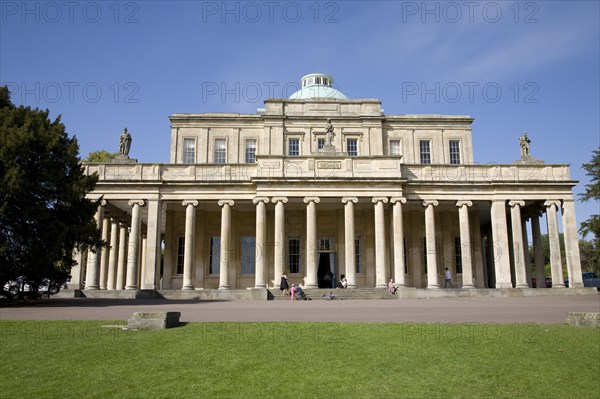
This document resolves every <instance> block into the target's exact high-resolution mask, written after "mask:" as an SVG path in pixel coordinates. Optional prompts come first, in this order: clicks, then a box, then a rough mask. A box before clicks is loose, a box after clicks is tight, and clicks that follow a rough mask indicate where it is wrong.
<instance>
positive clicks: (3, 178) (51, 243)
mask: <svg viewBox="0 0 600 399" xmlns="http://www.w3.org/2000/svg"><path fill="white" fill-rule="evenodd" d="M48 114H49V111H48V110H45V111H42V110H39V109H37V108H36V109H31V108H30V107H24V106H19V107H17V106H15V105H14V104H13V103H12V102H11V101H10V93H9V91H8V88H6V87H2V88H0V272H1V276H0V277H1V278H0V280H3V279H8V278H14V277H16V276H20V275H25V276H27V277H28V279H30V280H31V281H32V282H34V283H35V282H39V281H41V279H42V278H44V277H52V276H53V275H55V274H56V272H57V270H61V271H65V272H68V271H69V270H70V268H71V267H72V266H73V264H74V261H73V259H72V251H73V249H74V248H76V247H77V248H81V249H85V248H88V247H90V246H93V245H98V244H100V237H99V233H98V229H97V228H96V224H95V221H94V213H95V212H96V209H97V203H95V202H93V201H90V200H89V199H87V198H86V197H85V196H86V194H87V193H89V192H90V191H91V190H93V188H94V186H95V184H96V181H97V176H95V175H93V176H86V175H85V174H84V173H83V168H82V166H81V164H80V159H79V146H78V144H77V139H76V138H75V137H72V138H70V137H69V136H68V135H67V133H66V132H65V126H64V125H63V124H62V123H61V122H60V117H58V118H56V120H54V121H51V120H50V119H49V118H48ZM2 285H4V284H3V283H2Z"/></svg>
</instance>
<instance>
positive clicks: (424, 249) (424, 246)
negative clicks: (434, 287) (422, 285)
mask: <svg viewBox="0 0 600 399" xmlns="http://www.w3.org/2000/svg"><path fill="white" fill-rule="evenodd" d="M423 265H425V274H427V238H426V237H423Z"/></svg>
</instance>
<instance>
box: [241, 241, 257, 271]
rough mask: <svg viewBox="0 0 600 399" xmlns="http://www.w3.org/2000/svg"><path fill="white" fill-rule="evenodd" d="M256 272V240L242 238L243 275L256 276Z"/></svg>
mask: <svg viewBox="0 0 600 399" xmlns="http://www.w3.org/2000/svg"><path fill="white" fill-rule="evenodd" d="M255 270H256V239H255V238H254V237H242V274H254V273H255Z"/></svg>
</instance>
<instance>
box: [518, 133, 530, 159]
mask: <svg viewBox="0 0 600 399" xmlns="http://www.w3.org/2000/svg"><path fill="white" fill-rule="evenodd" d="M530 143H531V140H529V137H527V132H525V133H523V136H521V137H520V138H519V144H520V145H521V159H526V158H529V157H530V154H529V144H530Z"/></svg>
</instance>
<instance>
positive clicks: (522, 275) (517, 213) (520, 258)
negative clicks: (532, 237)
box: [508, 200, 529, 288]
mask: <svg viewBox="0 0 600 399" xmlns="http://www.w3.org/2000/svg"><path fill="white" fill-rule="evenodd" d="M508 206H510V221H511V223H510V224H511V226H512V239H513V256H514V259H515V288H529V286H528V285H527V272H526V271H525V246H524V245H523V230H522V222H521V207H522V206H525V202H524V201H514V200H513V201H509V203H508Z"/></svg>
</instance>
